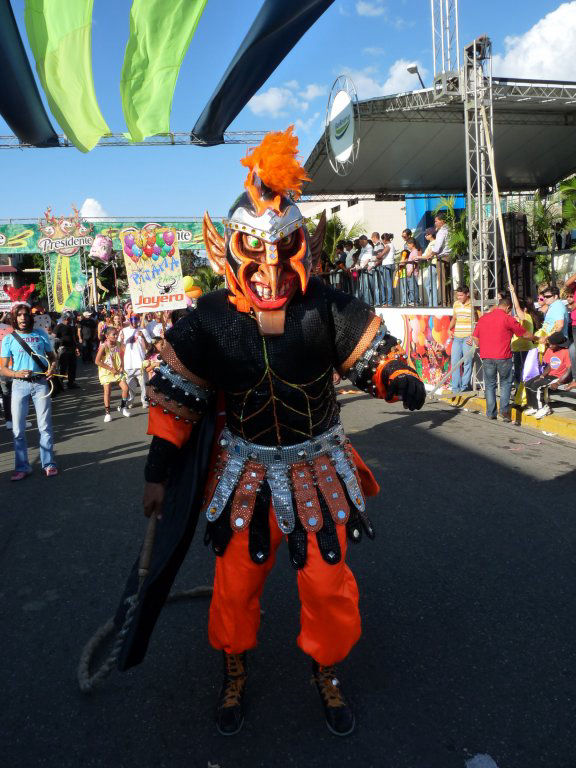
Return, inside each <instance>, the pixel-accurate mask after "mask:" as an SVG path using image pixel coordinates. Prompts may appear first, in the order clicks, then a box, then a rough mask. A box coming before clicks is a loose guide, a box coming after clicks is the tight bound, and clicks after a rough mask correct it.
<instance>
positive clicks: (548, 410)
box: [534, 405, 552, 419]
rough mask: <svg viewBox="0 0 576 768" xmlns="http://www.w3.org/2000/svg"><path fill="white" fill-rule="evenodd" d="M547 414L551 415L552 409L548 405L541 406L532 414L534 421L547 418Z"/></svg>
mask: <svg viewBox="0 0 576 768" xmlns="http://www.w3.org/2000/svg"><path fill="white" fill-rule="evenodd" d="M549 413H552V409H551V408H550V406H549V405H543V406H542V408H539V409H538V410H537V411H536V413H535V414H534V418H535V419H542V418H544V416H548V414H549Z"/></svg>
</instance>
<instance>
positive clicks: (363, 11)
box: [356, 0, 386, 16]
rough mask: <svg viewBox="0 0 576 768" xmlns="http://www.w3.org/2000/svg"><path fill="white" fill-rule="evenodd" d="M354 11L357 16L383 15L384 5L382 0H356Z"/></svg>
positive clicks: (384, 11) (384, 12)
mask: <svg viewBox="0 0 576 768" xmlns="http://www.w3.org/2000/svg"><path fill="white" fill-rule="evenodd" d="M356 13H357V14H358V15H359V16H384V15H385V14H386V7H385V6H384V2H383V0H358V2H357V3H356Z"/></svg>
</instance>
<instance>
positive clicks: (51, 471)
mask: <svg viewBox="0 0 576 768" xmlns="http://www.w3.org/2000/svg"><path fill="white" fill-rule="evenodd" d="M43 472H44V474H45V475H46V477H56V475H57V474H58V467H54V466H52V467H44V469H43Z"/></svg>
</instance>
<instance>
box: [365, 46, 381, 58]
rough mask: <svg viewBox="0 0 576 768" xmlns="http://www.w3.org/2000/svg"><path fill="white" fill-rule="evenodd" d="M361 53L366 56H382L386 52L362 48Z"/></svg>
mask: <svg viewBox="0 0 576 768" xmlns="http://www.w3.org/2000/svg"><path fill="white" fill-rule="evenodd" d="M362 53H364V54H365V55H366V56H384V54H385V53H386V51H385V50H384V48H373V47H368V48H363V49H362Z"/></svg>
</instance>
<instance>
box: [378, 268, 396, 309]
mask: <svg viewBox="0 0 576 768" xmlns="http://www.w3.org/2000/svg"><path fill="white" fill-rule="evenodd" d="M380 269H381V273H380V274H381V275H382V281H383V288H384V290H383V294H384V296H383V299H384V304H387V305H388V306H389V307H393V306H394V264H386V265H385V266H383V267H380Z"/></svg>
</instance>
